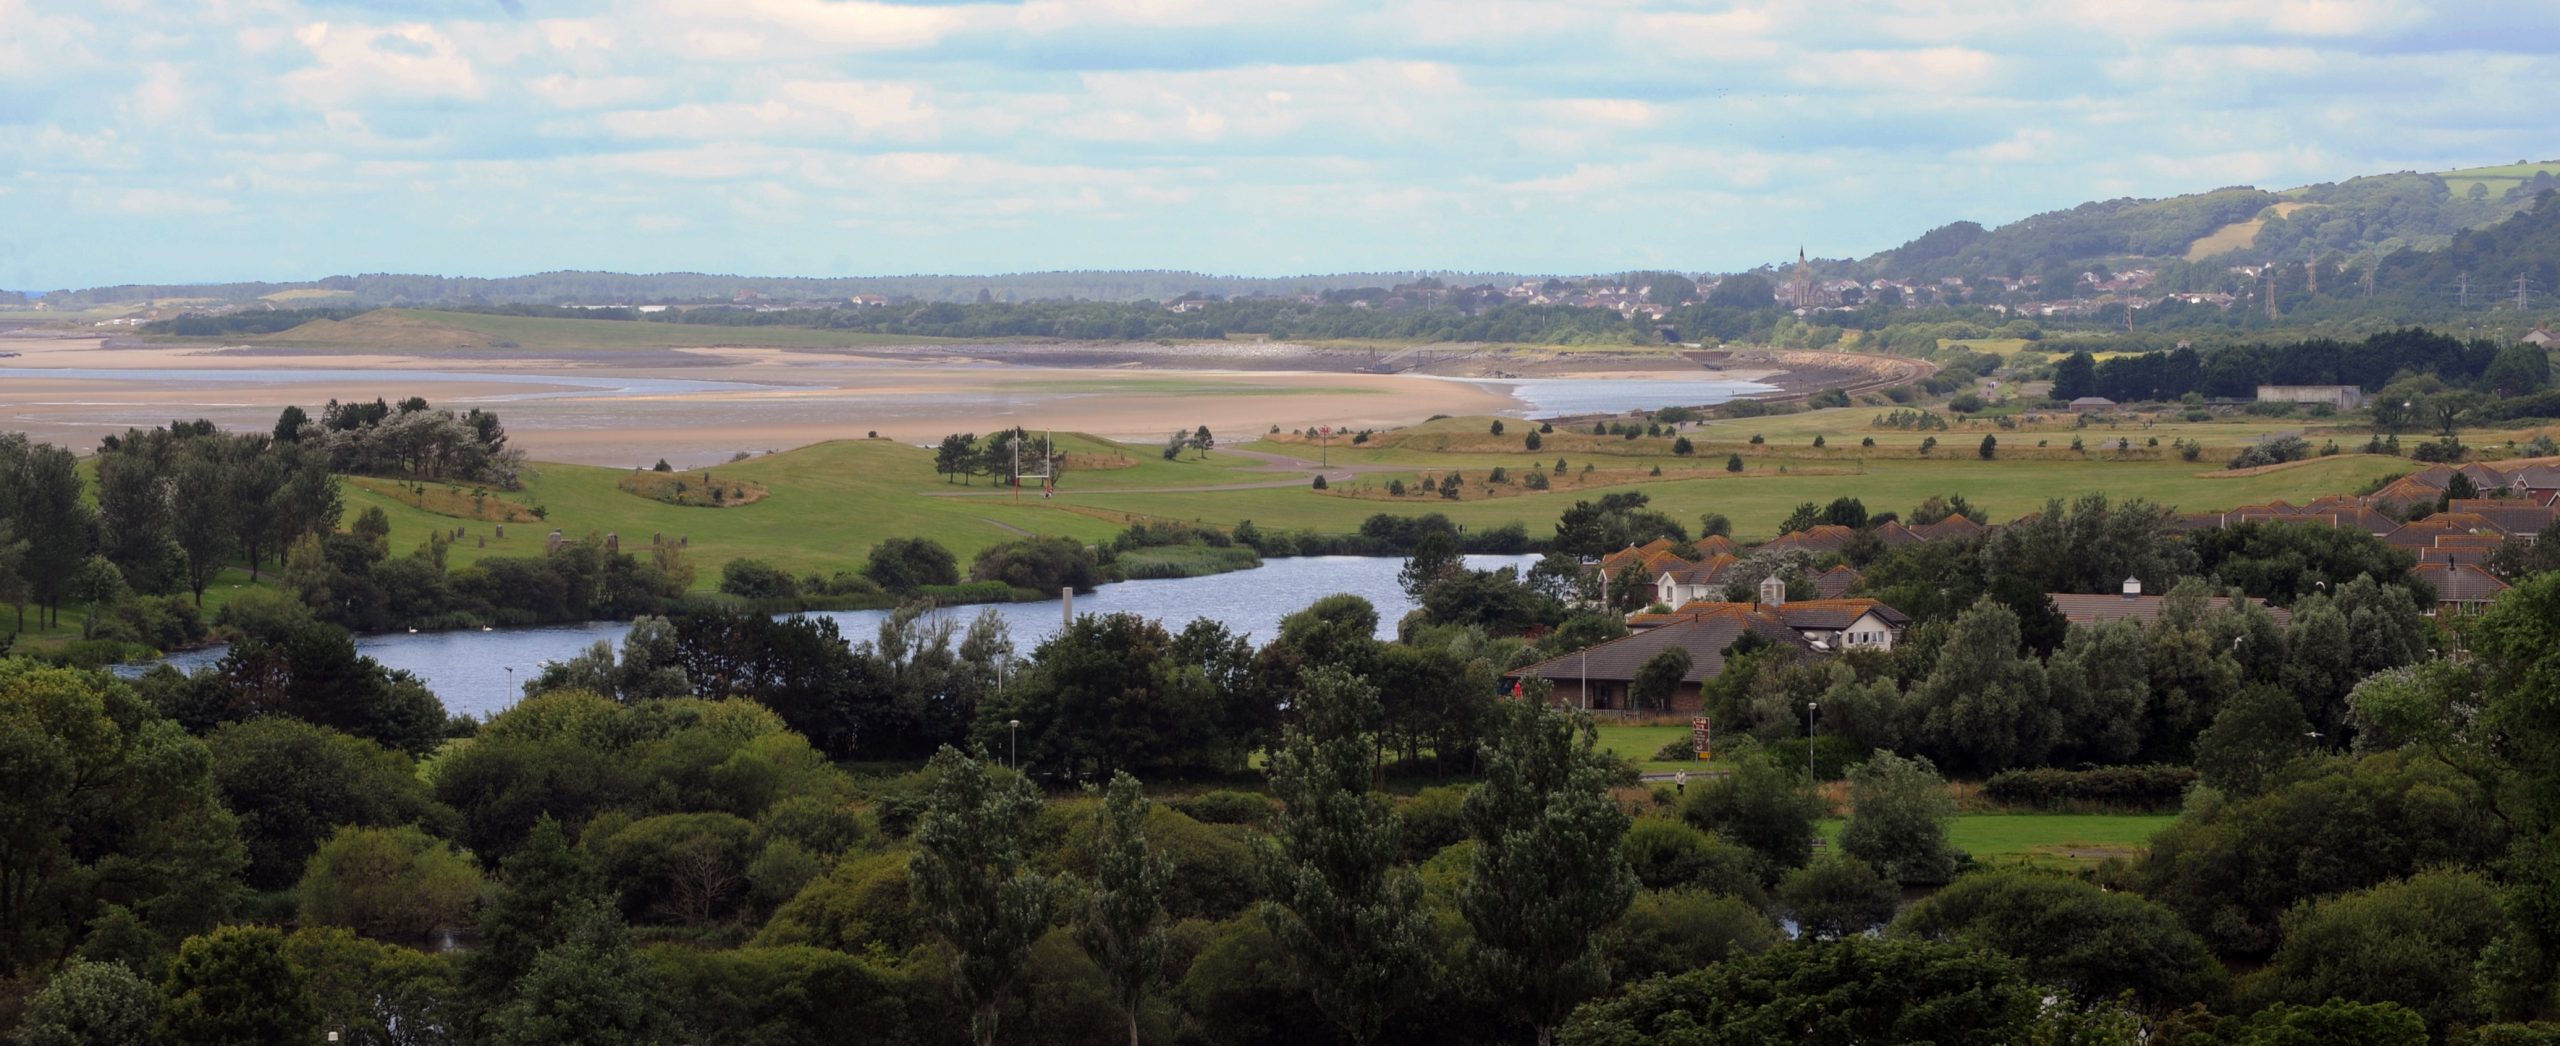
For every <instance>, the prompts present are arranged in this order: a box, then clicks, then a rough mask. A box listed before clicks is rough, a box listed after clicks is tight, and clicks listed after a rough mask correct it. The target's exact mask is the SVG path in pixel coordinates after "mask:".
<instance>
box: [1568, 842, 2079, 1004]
mask: <svg viewBox="0 0 2560 1046" xmlns="http://www.w3.org/2000/svg"><path fill="white" fill-rule="evenodd" d="M1851 863H1852V864H1855V863H1856V862H1851ZM1861 867H1862V866H1861ZM2045 994H2046V989H2045V988H2044V987H2043V986H2041V985H2038V984H2036V983H2035V982H2033V981H2032V980H2030V979H2029V977H2028V975H2027V972H2026V970H2025V969H2024V967H2022V966H2021V964H2020V963H2019V962H2018V961H2017V960H2015V959H2011V958H2008V957H2006V956H2003V955H1998V954H1995V953H1992V952H1985V951H1980V950H1977V949H1974V948H1969V947H1965V946H1963V945H1956V944H1941V943H1938V942H1934V941H1920V940H1910V939H1896V938H1888V939H1884V940H1870V939H1865V938H1856V937H1852V938H1847V939H1843V940H1838V941H1812V940H1797V941H1792V942H1789V943H1786V944H1781V945H1779V946H1777V947H1775V948H1771V949H1769V950H1768V951H1765V952H1762V953H1760V954H1758V955H1751V956H1743V957H1738V958H1733V959H1728V960H1726V961H1724V962H1720V963H1717V964H1715V965H1713V966H1709V967H1707V968H1705V969H1701V970H1693V971H1690V972H1687V973H1682V974H1679V975H1677V976H1673V977H1666V978H1656V979H1654V980H1650V981H1646V982H1643V983H1641V984H1637V985H1634V986H1633V987H1631V988H1629V989H1628V990H1627V991H1626V992H1624V993H1623V994H1621V995H1619V996H1618V997H1617V998H1615V999H1611V1000H1607V1001H1604V1002H1598V1003H1593V1004H1592V1005H1590V1006H1586V1007H1583V1008H1582V1010H1580V1011H1579V1012H1577V1013H1575V1014H1574V1016H1573V1020H1572V1021H1571V1022H1570V1023H1568V1024H1567V1025H1566V1026H1565V1030H1564V1034H1563V1036H1562V1038H1561V1040H1560V1041H1562V1042H1563V1043H1564V1044H1565V1046H1643V1044H1657V1046H1746V1044H1758V1043H1776V1042H1785V1043H1798V1044H1803V1046H1857V1044H1864V1043H1886V1042H1912V1043H1916V1042H1928V1043H1937V1044H1940V1046H2005V1044H2008V1043H2017V1042H2030V1041H2037V1038H2036V1032H2037V1025H2038V1024H2039V1021H2040V1015H2041V1014H2042V1013H2043V1011H2044V996H2045Z"/></svg>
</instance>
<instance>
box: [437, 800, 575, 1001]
mask: <svg viewBox="0 0 2560 1046" xmlns="http://www.w3.org/2000/svg"><path fill="white" fill-rule="evenodd" d="M607 903H610V900H609V898H608V895H607V894H606V893H605V891H604V885H603V883H602V881H601V880H600V879H598V877H597V876H596V873H595V868H594V866H593V863H592V861H591V860H590V859H589V857H588V856H587V853H586V851H584V850H582V849H579V848H578V847H576V846H574V845H571V843H570V842H569V839H568V835H567V833H565V832H563V831H562V830H561V828H560V822H559V821H557V820H554V819H552V817H551V816H550V815H549V814H544V815H542V817H541V819H540V820H537V821H535V822H534V824H533V830H532V831H531V832H530V833H529V835H528V837H527V839H526V842H525V845H524V848H523V849H521V850H518V851H517V852H515V853H513V854H510V855H508V856H507V859H506V860H505V861H503V862H500V864H499V869H498V888H497V889H496V890H494V891H492V892H491V895H490V898H489V903H487V904H485V905H482V906H481V908H480V946H479V947H478V948H475V949H472V950H471V951H470V952H467V953H465V954H464V956H463V960H462V970H461V983H462V986H463V993H462V997H463V998H464V999H465V1000H469V1001H470V1002H472V1003H473V1004H475V1007H476V1008H475V1009H474V1010H473V1012H472V1013H471V1014H470V1015H469V1016H470V1017H471V1018H473V1020H472V1022H471V1023H470V1024H469V1025H468V1026H469V1027H471V1028H474V1029H482V1028H484V1026H485V1021H486V1018H488V1017H489V1016H491V1014H490V1013H489V1011H490V1010H494V1009H495V1008H497V1007H499V1006H500V1005H502V1004H503V1002H504V1000H506V999H507V998H509V997H510V996H512V995H513V993H514V991H515V984H516V982H517V981H518V980H519V979H521V978H522V977H523V976H524V975H525V973H526V972H527V971H529V970H531V969H532V968H533V960H534V957H535V956H537V955H539V954H541V953H542V951H543V950H544V949H546V948H551V947H555V946H557V945H559V944H560V943H562V942H563V941H565V940H567V939H568V937H567V933H568V927H569V923H568V916H569V913H570V912H571V911H573V910H576V909H577V908H579V907H580V906H582V905H593V904H607Z"/></svg>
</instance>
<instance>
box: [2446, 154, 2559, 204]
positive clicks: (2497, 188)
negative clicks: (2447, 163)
mask: <svg viewBox="0 0 2560 1046" xmlns="http://www.w3.org/2000/svg"><path fill="white" fill-rule="evenodd" d="M2543 171H2549V172H2551V173H2552V175H2553V176H2555V177H2560V161H2545V162H2542V163H2507V164H2498V165H2496V166H2491V167H2465V168H2462V169H2461V170H2455V171H2445V172H2443V173H2441V174H2438V175H2436V177H2439V178H2442V179H2444V184H2445V187H2446V188H2449V189H2452V190H2453V194H2454V195H2456V196H2460V195H2462V194H2464V193H2467V192H2470V191H2471V187H2472V186H2473V185H2483V186H2487V187H2488V190H2489V195H2490V196H2493V197H2495V196H2501V195H2504V194H2505V193H2506V191H2507V190H2509V189H2512V188H2515V187H2516V186H2518V185H2521V184H2524V183H2525V182H2528V181H2532V180H2533V176H2534V175H2535V174H2538V173H2541V172H2543Z"/></svg>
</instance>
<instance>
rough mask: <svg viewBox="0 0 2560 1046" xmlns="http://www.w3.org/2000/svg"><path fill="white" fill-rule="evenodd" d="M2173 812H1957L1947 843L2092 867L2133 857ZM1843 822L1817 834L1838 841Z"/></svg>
mask: <svg viewBox="0 0 2560 1046" xmlns="http://www.w3.org/2000/svg"><path fill="white" fill-rule="evenodd" d="M2177 819H2178V817H2177V815H2176V814H2007V813H1984V814H1958V815H1956V818H1955V820H1953V821H1950V822H1948V824H1947V841H1948V842H1949V843H1952V844H1954V845H1955V846H1956V848H1958V849H1961V850H1963V851H1964V852H1966V853H1969V854H1972V855H1973V859H1974V860H1976V861H1979V862H1981V863H1983V864H1986V865H2028V866H2032V867H2037V868H2061V869H2071V870H2076V869H2082V868H2092V867H2095V866H2097V865H2098V864H2100V863H2101V862H2104V861H2106V860H2108V859H2110V858H2119V857H2120V858H2128V859H2129V858H2134V857H2139V856H2141V855H2142V852H2143V851H2145V850H2147V849H2150V847H2151V837H2152V836H2153V835H2154V834H2156V833H2158V832H2159V831H2160V830H2161V829H2163V828H2166V827H2168V826H2169V822H2171V821H2175V820H2177ZM1847 824H1848V821H1846V820H1844V819H1841V818H1832V819H1830V820H1826V821H1824V822H1823V823H1822V837H1823V838H1824V839H1826V840H1829V841H1830V842H1832V843H1835V844H1836V843H1837V842H1839V840H1840V829H1841V828H1842V827H1843V826H1845V825H1847Z"/></svg>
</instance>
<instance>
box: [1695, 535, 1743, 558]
mask: <svg viewBox="0 0 2560 1046" xmlns="http://www.w3.org/2000/svg"><path fill="white" fill-rule="evenodd" d="M1689 547H1690V548H1694V549H1697V550H1698V558H1700V559H1705V558H1707V557H1709V556H1739V555H1741V554H1742V543H1741V542H1739V541H1735V540H1734V539H1732V538H1729V537H1726V536H1724V535H1722V534H1709V535H1707V536H1705V537H1702V538H1699V539H1698V540H1696V541H1693V542H1690V543H1689Z"/></svg>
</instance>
